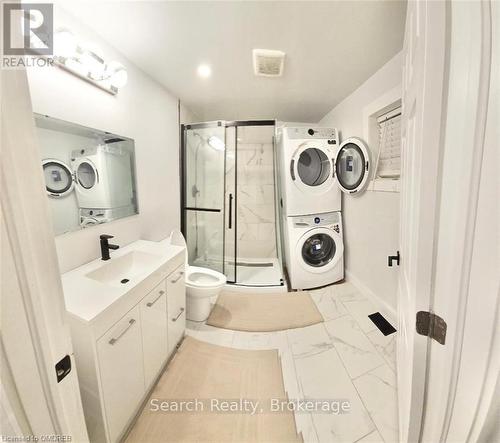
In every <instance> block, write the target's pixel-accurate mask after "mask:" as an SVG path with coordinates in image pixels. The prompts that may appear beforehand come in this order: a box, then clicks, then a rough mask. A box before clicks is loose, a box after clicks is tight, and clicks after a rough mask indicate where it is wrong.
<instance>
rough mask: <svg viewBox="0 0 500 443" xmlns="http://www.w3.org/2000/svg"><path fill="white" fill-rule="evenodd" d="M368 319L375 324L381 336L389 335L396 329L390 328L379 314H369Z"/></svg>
mask: <svg viewBox="0 0 500 443" xmlns="http://www.w3.org/2000/svg"><path fill="white" fill-rule="evenodd" d="M368 318H369V319H370V320H371V321H372V322H373V323H374V324H375V326H376V327H377V328H378V329H379V330H380V332H382V334H384V335H390V334H394V333H395V332H396V328H395V327H394V326H392V325H391V324H390V323H389V322H388V321H387V320H386V319H385V317H384V316H383V315H382V314H381V313H380V312H375V313H374V314H370V315H369V316H368Z"/></svg>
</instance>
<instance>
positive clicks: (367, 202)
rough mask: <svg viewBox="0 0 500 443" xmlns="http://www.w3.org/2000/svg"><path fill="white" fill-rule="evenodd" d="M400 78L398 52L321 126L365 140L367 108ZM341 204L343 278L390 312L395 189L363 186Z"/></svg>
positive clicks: (393, 293)
mask: <svg viewBox="0 0 500 443" xmlns="http://www.w3.org/2000/svg"><path fill="white" fill-rule="evenodd" d="M401 77H402V54H401V53H399V54H397V55H396V56H395V57H394V58H392V59H391V60H390V61H389V62H387V63H386V64H385V65H384V66H383V67H382V68H381V69H380V70H379V71H377V72H376V73H375V74H373V76H372V77H370V78H369V79H368V80H367V81H366V82H365V83H363V84H362V85H361V86H360V87H359V88H358V89H357V90H356V91H354V92H353V93H352V94H351V95H349V96H348V97H346V98H345V99H344V100H343V101H342V102H341V103H339V104H338V105H337V106H336V107H335V108H333V109H332V110H331V111H330V112H329V113H328V114H327V115H325V117H323V119H321V121H320V122H319V125H320V126H333V127H336V128H338V129H339V131H340V135H341V138H342V139H345V138H347V137H351V136H355V137H359V138H361V139H363V138H364V137H365V135H364V134H365V128H364V126H365V122H364V118H365V117H364V114H365V115H366V109H365V108H370V107H371V105H372V104H373V103H374V102H377V101H378V100H379V99H380V97H382V96H384V95H386V94H387V93H388V92H390V91H392V90H394V88H397V87H400V86H401ZM365 141H366V140H365ZM342 205H343V206H342V210H343V224H344V243H345V267H346V272H347V279H351V280H352V281H353V283H355V284H356V283H357V284H358V286H361V288H360V289H365V290H366V291H367V292H370V293H371V295H375V296H376V297H377V298H378V299H379V300H380V301H382V302H383V303H384V304H385V305H386V306H387V308H388V310H389V311H390V312H389V313H392V314H394V313H395V311H396V307H397V300H396V297H397V277H398V268H397V267H393V268H389V267H388V266H387V256H388V255H393V254H394V253H395V252H396V251H397V250H398V244H399V241H398V235H399V193H395V192H379V191H366V192H364V193H362V194H361V195H359V196H346V195H343V201H342Z"/></svg>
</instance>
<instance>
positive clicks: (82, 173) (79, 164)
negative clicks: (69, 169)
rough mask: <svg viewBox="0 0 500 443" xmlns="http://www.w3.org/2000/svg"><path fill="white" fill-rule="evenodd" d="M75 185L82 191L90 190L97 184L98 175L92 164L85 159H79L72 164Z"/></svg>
mask: <svg viewBox="0 0 500 443" xmlns="http://www.w3.org/2000/svg"><path fill="white" fill-rule="evenodd" d="M73 168H74V170H75V179H76V183H77V184H78V185H79V186H80V187H81V188H83V189H87V190H89V189H92V188H94V186H95V185H96V184H97V183H99V174H98V172H97V169H96V167H95V166H94V163H92V161H91V160H89V159H87V158H81V159H78V160H76V161H75V162H74V163H73Z"/></svg>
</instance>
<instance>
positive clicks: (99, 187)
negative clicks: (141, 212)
mask: <svg viewBox="0 0 500 443" xmlns="http://www.w3.org/2000/svg"><path fill="white" fill-rule="evenodd" d="M71 168H72V170H73V175H74V181H75V188H76V197H77V200H78V206H79V207H80V208H87V209H106V208H118V207H127V206H130V205H131V204H132V201H133V189H132V182H133V177H132V169H131V159H130V152H129V151H127V150H126V149H124V148H122V147H120V146H119V145H113V144H99V145H96V146H91V147H89V148H85V149H77V150H74V151H72V153H71Z"/></svg>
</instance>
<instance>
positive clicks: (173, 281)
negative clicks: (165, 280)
mask: <svg viewBox="0 0 500 443" xmlns="http://www.w3.org/2000/svg"><path fill="white" fill-rule="evenodd" d="M183 275H184V272H183V271H181V272H179V277H177V278H176V279H175V280H170V283H177V282H178V281H179V280H180V278H181V277H182V276H183Z"/></svg>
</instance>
